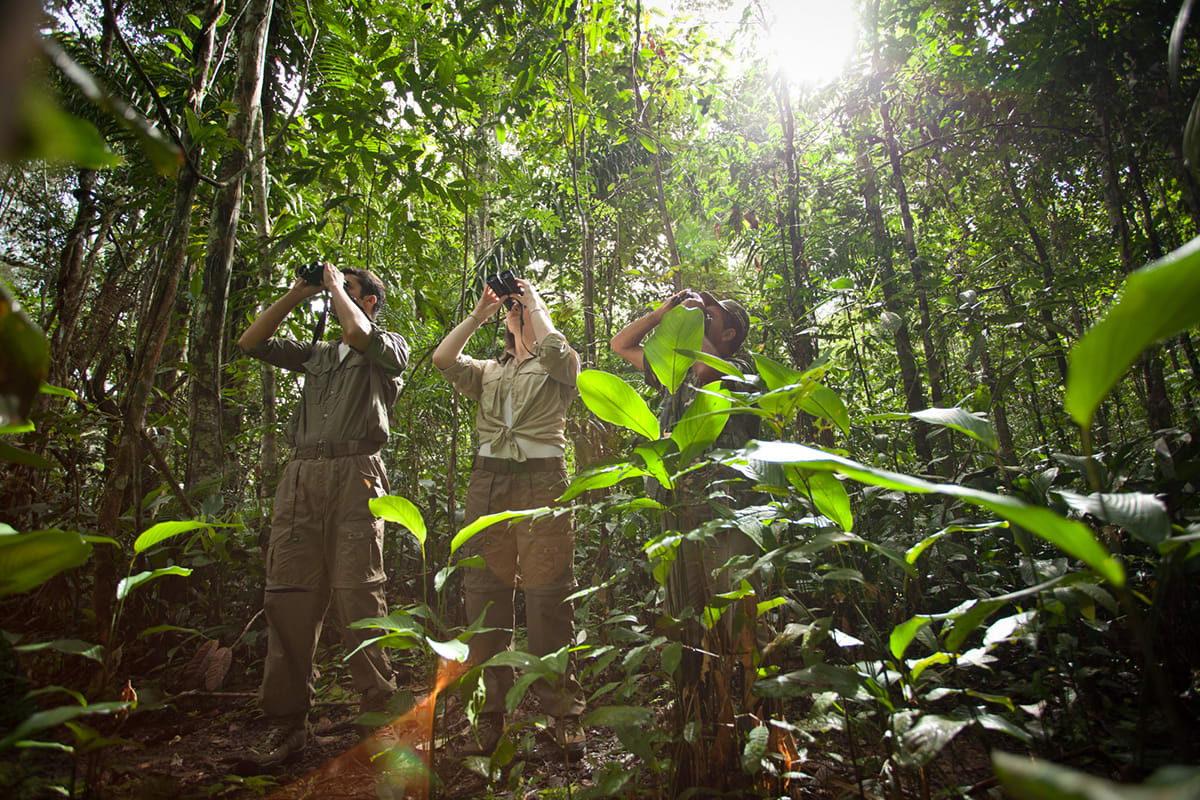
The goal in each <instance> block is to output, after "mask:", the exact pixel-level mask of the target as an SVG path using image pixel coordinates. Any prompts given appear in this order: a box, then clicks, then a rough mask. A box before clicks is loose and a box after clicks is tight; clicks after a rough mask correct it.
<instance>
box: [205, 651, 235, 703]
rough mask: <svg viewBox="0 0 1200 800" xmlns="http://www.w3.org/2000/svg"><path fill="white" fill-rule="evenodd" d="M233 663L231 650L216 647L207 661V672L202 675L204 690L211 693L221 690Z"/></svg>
mask: <svg viewBox="0 0 1200 800" xmlns="http://www.w3.org/2000/svg"><path fill="white" fill-rule="evenodd" d="M231 663H233V650H231V649H229V648H228V647H218V648H217V649H216V650H214V651H213V654H212V657H211V658H210V659H209V660H208V670H207V671H205V673H204V688H205V689H207V690H208V691H210V692H212V691H215V690H217V689H219V688H221V684H222V683H224V682H225V675H226V674H227V673H228V672H229V665H230V664H231Z"/></svg>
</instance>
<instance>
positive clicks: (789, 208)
mask: <svg viewBox="0 0 1200 800" xmlns="http://www.w3.org/2000/svg"><path fill="white" fill-rule="evenodd" d="M775 103H776V106H777V107H778V109H779V121H780V124H781V125H782V126H783V162H784V169H785V172H786V174H787V185H786V187H785V189H784V192H785V200H784V210H783V226H784V231H785V233H786V237H787V238H786V241H787V253H788V269H787V273H786V274H787V276H788V279H789V282H790V283H791V291H790V292H788V307H789V309H790V311H791V315H792V320H793V321H794V325H795V328H794V329H793V331H792V332H791V334H790V336H789V338H788V346H789V349H790V350H791V352H792V358H793V359H795V362H796V367H797V368H798V369H808V367H809V366H811V365H812V364H813V362H815V361H816V360H817V346H816V342H814V341H813V339H812V336H811V335H810V334H808V333H807V332H806V331H808V330H809V328H810V327H811V326H810V324H809V323H810V309H809V307H808V304H809V300H810V298H811V296H812V290H811V286H810V283H811V281H810V276H809V264H808V254H807V253H806V252H805V245H804V235H803V233H802V232H801V230H800V173H799V170H798V169H797V168H796V117H795V115H794V114H793V112H792V98H791V93H790V92H789V91H788V86H787V82H786V81H783V80H780V81H778V82H776V84H775Z"/></svg>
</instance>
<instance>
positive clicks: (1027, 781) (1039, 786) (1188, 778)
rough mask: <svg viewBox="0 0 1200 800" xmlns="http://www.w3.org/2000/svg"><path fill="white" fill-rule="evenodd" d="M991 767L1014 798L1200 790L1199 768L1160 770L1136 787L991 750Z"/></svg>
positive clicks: (1124, 798)
mask: <svg viewBox="0 0 1200 800" xmlns="http://www.w3.org/2000/svg"><path fill="white" fill-rule="evenodd" d="M992 766H993V767H994V768H995V770H996V776H997V777H998V778H999V779H1000V784H1001V785H1002V786H1003V787H1004V791H1005V794H1006V795H1007V796H1008V797H1011V798H1013V800H1194V798H1195V797H1196V796H1197V793H1198V792H1200V769H1197V768H1196V767H1194V766H1188V767H1178V766H1176V767H1170V768H1169V771H1168V768H1163V769H1160V770H1159V771H1158V772H1156V773H1155V774H1154V775H1152V776H1151V778H1150V780H1148V781H1147V782H1146V783H1145V784H1143V785H1141V786H1136V785H1133V784H1127V783H1114V782H1113V781H1110V780H1106V779H1105V778H1099V777H1096V776H1094V775H1088V774H1087V773H1084V772H1079V771H1077V770H1073V769H1070V768H1069V767H1064V766H1061V765H1059V764H1055V763H1053V762H1050V761H1042V760H1039V759H1031V758H1029V757H1028V756H1024V755H1021V756H1017V755H1012V754H1010V753H1005V752H1004V751H1002V750H993V751H992Z"/></svg>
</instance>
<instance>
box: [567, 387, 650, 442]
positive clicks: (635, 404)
mask: <svg viewBox="0 0 1200 800" xmlns="http://www.w3.org/2000/svg"><path fill="white" fill-rule="evenodd" d="M579 396H580V397H581V398H582V399H583V402H584V403H586V404H587V407H588V409H589V410H591V412H592V413H593V414H595V415H596V416H597V417H599V418H600V419H602V420H604V421H605V422H611V423H613V424H614V425H620V426H622V427H624V428H628V429H629V430H631V431H633V432H634V433H637V434H640V435H642V436H644V437H646V438H647V439H650V440H651V441H653V440H655V439H657V438H659V437H660V436H661V435H662V431H661V430H660V429H659V426H658V420H657V419H656V418H655V417H654V414H652V413H651V412H650V409H649V408H648V407H647V406H646V401H645V400H643V399H642V398H641V397H639V396H638V393H637V392H635V391H634V390H633V388H632V387H631V386H629V384H627V383H625V382H624V381H623V380H621V379H620V378H618V377H617V376H616V375H611V374H609V373H607V372H604V371H602V370H596V369H585V370H584V371H583V372H581V373H580V374H579Z"/></svg>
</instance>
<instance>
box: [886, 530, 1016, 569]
mask: <svg viewBox="0 0 1200 800" xmlns="http://www.w3.org/2000/svg"><path fill="white" fill-rule="evenodd" d="M1007 527H1008V523H1007V522H1001V521H1000V520H997V521H995V522H980V523H979V524H977V525H948V526H946V527H945V528H942V529H941V530H940V531H938V532H937V533H935V534H933V535H931V536H926V537H925V538H924V539H922V540H921V541H919V542H917V543H916V544H914V545H913V546H912V547H910V548H908V550H907V551H906V552H905V553H904V560H905V561H907V562H908V563H909V564H913V563H916V560H917V559H918V558H920V557H921V554H922V553H924V552H925V551H926V550H927V549H929V547H930V546H931V545H932V544H933V543H934V542H936V541H937V540H938V539H941V538H942V537H943V536H946V535H948V534H951V533H957V532H959V531H968V532H969V531H990V530H993V529H995V528H1007Z"/></svg>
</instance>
